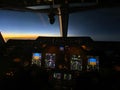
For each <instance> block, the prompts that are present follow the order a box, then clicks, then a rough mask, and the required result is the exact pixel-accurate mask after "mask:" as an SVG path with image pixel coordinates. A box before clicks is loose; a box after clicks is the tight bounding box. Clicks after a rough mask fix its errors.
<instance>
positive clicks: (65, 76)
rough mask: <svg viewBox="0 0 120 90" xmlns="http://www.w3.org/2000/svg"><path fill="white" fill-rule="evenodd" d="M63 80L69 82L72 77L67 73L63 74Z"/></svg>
mask: <svg viewBox="0 0 120 90" xmlns="http://www.w3.org/2000/svg"><path fill="white" fill-rule="evenodd" d="M63 78H64V80H71V79H72V75H71V74H69V73H64V77H63Z"/></svg>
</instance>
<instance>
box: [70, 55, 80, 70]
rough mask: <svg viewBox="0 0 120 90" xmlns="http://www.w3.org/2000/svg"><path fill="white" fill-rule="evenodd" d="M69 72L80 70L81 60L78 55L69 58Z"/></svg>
mask: <svg viewBox="0 0 120 90" xmlns="http://www.w3.org/2000/svg"><path fill="white" fill-rule="evenodd" d="M70 64H71V70H78V71H81V70H82V59H81V56H80V55H72V57H71V61H70Z"/></svg>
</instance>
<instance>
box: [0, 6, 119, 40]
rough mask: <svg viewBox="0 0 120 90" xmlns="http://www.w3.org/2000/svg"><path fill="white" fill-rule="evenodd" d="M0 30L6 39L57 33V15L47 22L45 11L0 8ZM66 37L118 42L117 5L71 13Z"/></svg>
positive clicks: (57, 34) (58, 32) (33, 37)
mask: <svg viewBox="0 0 120 90" xmlns="http://www.w3.org/2000/svg"><path fill="white" fill-rule="evenodd" d="M0 32H1V33H2V35H3V38H4V39H5V41H7V40H8V39H36V38H37V37H38V36H50V37H51V36H55V37H56V36H60V28H59V20H58V16H55V23H54V24H52V25H51V24H50V23H49V20H48V15H47V13H33V12H21V11H10V10H0ZM68 36H72V37H77V36H79V37H83V36H89V37H91V38H92V39H93V40H95V41H120V7H119V8H104V9H95V10H89V11H80V12H76V13H71V14H70V17H69V25H68Z"/></svg>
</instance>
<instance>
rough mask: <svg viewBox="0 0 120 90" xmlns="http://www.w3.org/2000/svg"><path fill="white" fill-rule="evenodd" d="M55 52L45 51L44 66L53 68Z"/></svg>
mask: <svg viewBox="0 0 120 90" xmlns="http://www.w3.org/2000/svg"><path fill="white" fill-rule="evenodd" d="M55 57H56V54H55V53H46V55H45V67H46V68H55Z"/></svg>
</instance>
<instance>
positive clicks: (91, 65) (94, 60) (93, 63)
mask: <svg viewBox="0 0 120 90" xmlns="http://www.w3.org/2000/svg"><path fill="white" fill-rule="evenodd" d="M98 69H99V58H98V56H88V65H87V70H98Z"/></svg>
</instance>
